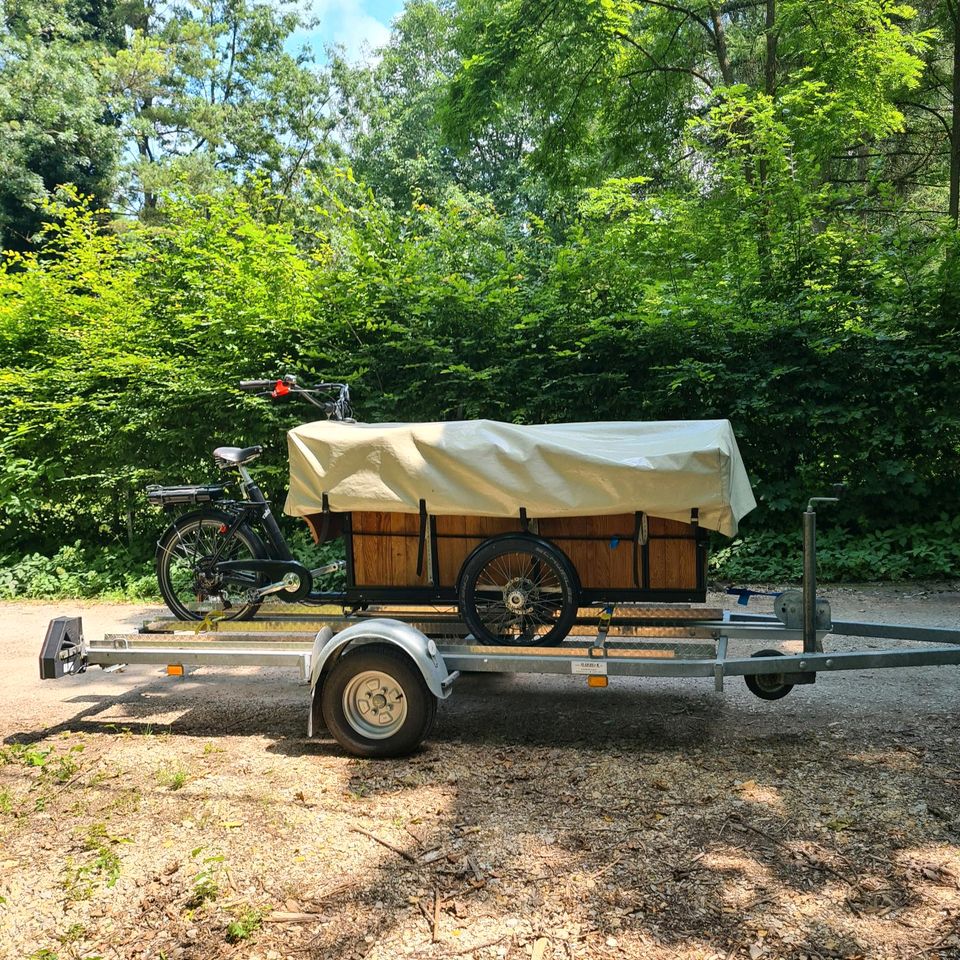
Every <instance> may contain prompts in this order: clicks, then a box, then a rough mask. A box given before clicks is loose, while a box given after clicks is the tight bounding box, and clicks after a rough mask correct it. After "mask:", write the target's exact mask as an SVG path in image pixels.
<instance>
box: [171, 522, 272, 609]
mask: <svg viewBox="0 0 960 960" xmlns="http://www.w3.org/2000/svg"><path fill="white" fill-rule="evenodd" d="M232 522H233V518H232V517H231V516H230V515H229V514H227V513H221V512H219V511H217V512H214V511H209V512H207V511H204V512H198V513H188V514H184V516H182V517H180V518H179V519H178V520H176V521H175V522H174V523H172V524H171V525H170V526H169V527H168V528H167V531H166V532H165V533H164V535H163V536H162V537H161V538H160V542H159V543H158V544H157V584H158V586H159V587H160V593H161V594H162V595H163V599H164V600H165V601H166V604H167V606H168V607H169V608H170V611H171V612H172V613H173V615H174V616H175V617H176V618H177V619H178V620H203V619H205V618H206V617H208V616H210V615H211V614H212V615H214V616H215V617H216V618H217V619H218V620H249V619H250V618H251V617H252V616H253V615H254V614H255V613H256V612H257V610H258V609H259V608H260V601H259V600H254V601H252V602H251V601H250V599H249V596H250V592H251V591H252V590H256V588H257V587H260V586H262V585H263V584H264V582H265V580H264V575H263V574H262V573H254V572H253V571H251V572H249V573H244V572H234V573H231V574H229V575H225V574H223V573H221V572H219V571H217V570H216V569H215V564H216V563H217V562H218V561H222V560H265V559H267V550H266V547H265V546H264V543H263V541H262V540H261V539H260V538H259V537H258V536H257V535H256V534H255V533H254V532H253V531H252V530H251V529H249V528H248V527H247V526H242V527H240V528H239V529H237V530H235V531H234V532H233V533H232V534H230V536H229V539H228V540H225V538H226V537H227V533H228V531H229V529H230V525H231V523H232Z"/></svg>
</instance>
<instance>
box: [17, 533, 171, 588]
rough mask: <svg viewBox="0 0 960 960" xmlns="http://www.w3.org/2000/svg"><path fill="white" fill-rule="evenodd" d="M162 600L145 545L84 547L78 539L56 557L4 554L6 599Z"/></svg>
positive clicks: (150, 558) (32, 554) (61, 549)
mask: <svg viewBox="0 0 960 960" xmlns="http://www.w3.org/2000/svg"><path fill="white" fill-rule="evenodd" d="M158 596H159V594H158V592H157V580H156V573H155V570H154V564H153V558H152V556H150V555H149V553H148V551H147V550H146V548H144V547H139V546H138V547H137V549H130V548H128V547H125V546H120V545H117V544H114V545H112V546H103V547H84V546H83V545H82V543H81V542H80V541H79V540H78V541H76V542H75V543H74V544H73V545H71V546H64V547H61V548H60V549H59V550H57V551H56V552H55V553H54V554H52V555H50V556H44V555H42V554H39V553H30V554H26V555H24V556H18V555H17V554H16V553H10V554H7V555H5V556H0V600H16V599H31V600H39V599H57V598H59V597H100V598H104V599H118V600H119V599H125V600H155V599H157V597H158Z"/></svg>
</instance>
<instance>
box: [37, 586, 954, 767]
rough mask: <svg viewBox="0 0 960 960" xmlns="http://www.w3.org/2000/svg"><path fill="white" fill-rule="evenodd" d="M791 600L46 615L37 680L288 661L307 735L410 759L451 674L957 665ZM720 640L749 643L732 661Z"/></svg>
mask: <svg viewBox="0 0 960 960" xmlns="http://www.w3.org/2000/svg"><path fill="white" fill-rule="evenodd" d="M804 601H805V598H804V595H803V594H802V593H801V592H800V591H797V590H793V591H787V592H785V593H783V594H780V595H779V596H778V597H777V598H776V600H775V603H774V613H773V614H772V615H756V614H747V613H739V612H730V611H723V610H719V609H710V608H698V607H692V606H691V607H683V608H677V607H662V606H661V607H654V606H649V605H638V604H625V605H621V606H618V607H615V608H612V607H605V608H603V609H602V610H598V609H595V608H583V609H581V610H579V611H578V617H577V620H576V622H575V624H574V627H573V630H572V632H571V634H570V636H568V638H567V639H566V640H565V641H564V642H563V643H562V644H560V645H558V646H550V647H517V646H489V645H480V644H476V643H474V642H472V637H471V636H470V635H469V634H468V632H467V628H466V626H465V625H464V623H463V621H462V620H461V619H460V618H459V615H458V613H457V612H456V610H455V608H442V607H422V608H418V609H413V610H411V609H410V608H408V607H404V608H400V609H391V608H389V607H372V608H369V609H367V610H364V611H357V612H353V613H349V614H348V613H342V614H329V613H327V614H319V615H317V614H313V615H310V614H308V613H307V612H305V611H298V610H296V609H293V610H291V609H290V608H286V613H285V616H283V617H275V618H271V619H259V620H258V619H254V620H250V621H245V622H240V623H238V622H219V623H218V622H216V621H210V622H207V623H200V624H198V623H196V622H189V621H182V622H178V621H175V620H172V619H164V618H157V619H153V620H150V621H147V622H146V623H145V624H144V625H143V626H142V627H141V629H140V630H139V631H137V632H135V633H124V634H109V635H107V636H105V637H104V638H103V639H102V640H94V639H88V638H86V637H85V636H84V634H83V625H82V622H81V619H80V618H79V617H58V618H56V619H55V620H53V621H51V623H50V626H49V628H48V630H47V635H46V637H45V639H44V643H43V648H42V650H41V654H40V675H41V678H43V679H56V678H60V677H64V676H67V675H78V674H82V673H83V672H85V671H86V670H87V669H88V668H90V667H93V666H99V667H101V668H103V669H107V670H115V669H119V668H122V667H123V666H125V665H143V664H153V665H161V666H166V667H167V668H168V672H169V673H171V674H172V675H182V674H183V673H184V670H185V668H187V667H199V666H206V667H211V666H212V667H217V666H231V667H232V666H261V667H287V668H293V669H295V670H296V671H298V674H299V677H300V679H301V680H302V681H304V682H305V683H308V684H309V687H310V695H309V712H308V723H307V732H308V735H309V736H313V735H315V734H316V733H317V732H318V731H319V730H320V729H321V728H323V727H326V729H327V730H329V732H330V733H331V734H332V736H333V737H334V738H335V739H336V740H337V741H338V742H339V743H340V744H341V746H343V747H344V749H345V750H347V751H348V752H350V753H353V754H356V755H359V756H366V757H388V756H397V755H402V754H405V753H409V752H410V751H412V750H414V749H415V748H416V747H417V745H418V744H419V743H420V742H422V740H423V739H424V738H426V737H427V736H428V734H429V732H430V729H431V727H432V726H433V722H434V719H435V716H436V708H437V704H438V703H439V702H440V701H441V700H445V699H447V698H448V697H449V696H450V695H451V693H452V692H453V689H454V685H455V681H456V679H457V677H459V676H460V675H461V674H464V673H540V674H560V675H569V676H572V677H579V678H581V679H585V681H586V682H587V683H588V684H589V685H590V686H593V687H598V688H603V687H606V686H607V685H608V684H609V683H610V681H611V679H613V678H617V677H678V678H684V679H695V678H699V679H706V680H712V681H713V683H714V686H715V688H716V690H718V691H722V690H723V687H724V682H725V681H726V680H727V679H728V678H731V677H743V678H744V679H745V680H746V682H747V685H748V687H749V688H750V690H751V691H752V692H753V693H754V694H756V695H757V696H759V697H761V698H763V699H767V700H776V699H779V698H780V697H783V696H785V695H786V694H787V693H789V692H790V690H791V689H792V688H793V686H794V685H797V684H810V683H814V682H815V681H816V677H817V674H819V673H824V672H834V671H838V670H866V669H877V668H896V667H915V666H930V665H947V664H960V630H957V629H947V628H936V627H917V626H912V625H909V624H877V623H866V622H854V621H834V620H832V618H831V614H830V608H829V604H828V603H826V602H825V601H823V600H817V601H815V604H814V607H813V609H814V611H815V614H814V618H813V622H812V623H811V624H808V623H806V622H805V619H806V618H805V616H804V614H805V612H806V609H807V605H806V604H805V602H804ZM811 627H812V629H811ZM198 628H199V629H198ZM828 635H834V636H849V637H865V638H866V637H870V638H881V639H894V640H898V641H911V642H912V644H913V645H912V646H910V647H892V648H890V649H882V650H873V649H863V650H852V651H838V652H830V651H825V650H824V649H823V641H824V639H825V638H826V637H827V636H828ZM731 641H743V642H746V643H747V644H750V645H753V646H755V647H758V648H759V649H755V650H752V651H751V653H750V654H749V655H736V656H733V655H731V653H730V642H731ZM786 646H792V647H794V648H796V647H800V649H799V650H798V651H797V652H788V651H787V650H785V649H784V647H786Z"/></svg>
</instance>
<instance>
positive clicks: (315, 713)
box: [307, 617, 460, 737]
mask: <svg viewBox="0 0 960 960" xmlns="http://www.w3.org/2000/svg"><path fill="white" fill-rule="evenodd" d="M369 643H388V644H392V645H393V646H397V647H399V648H400V649H401V650H403V652H404V653H406V654H407V656H409V657H410V659H411V660H412V661H413V662H414V664H415V665H416V667H417V669H418V670H419V671H420V673H421V674H422V675H423V679H424V682H425V683H426V685H427V688H428V689H429V691H430V692H431V693H432V694H433V695H434V696H435V697H436V698H437V699H438V700H446V699H447V697H449V696H450V694H451V692H452V688H453V681H454V680H456V679H457V677H458V676H459V675H460V674H459V671H455V672H454V673H450V672H449V671H448V670H447V665H446V664H445V663H444V662H443V657H441V656H440V654H439V652H438V650H437V645H436V643H434V641H433V640H431V639H429V638H428V637H425V636H424V635H423V634H422V633H421V632H420V631H419V630H417V629H416V628H415V627H412V626H411V625H410V624H409V623H402V622H401V621H400V620H390V619H387V618H385V617H377V618H375V619H371V620H365V621H363V622H362V623H354V624H352V625H351V626H349V627H347V628H346V630H341V631H340V632H339V633H337V634H334V632H333V631H332V630H331V629H330V628H329V627H324V628H323V629H322V630H321V631H320V632H319V633H318V634H317V637H316V639H315V640H314V642H313V655H312V656H311V658H310V662H311V669H310V716H309V718H308V721H307V736H308V737H312V736H313V735H314V733H315V732H316V731H317V730H319V729H321V728H322V727H323V720H322V718H321V715H320V693H321V691H322V689H323V681H324V677H325V676H326V674H327V673H329V671H330V668H331V667H332V666H333V665H334V663H336V662H337V660H338V659H339V658H340V657H341V656H342V655H343V654H344V653H346V651H347V650H350V649H353V648H354V647H358V646H361V645H363V644H369Z"/></svg>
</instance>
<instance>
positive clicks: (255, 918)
mask: <svg viewBox="0 0 960 960" xmlns="http://www.w3.org/2000/svg"><path fill="white" fill-rule="evenodd" d="M262 926H263V913H262V912H261V911H260V910H257V909H256V908H255V907H248V908H247V909H246V910H244V911H243V913H242V914H241V915H240V916H239V917H238V918H237V919H236V920H231V921H230V923H228V924H227V943H240V942H241V941H243V940H249V939H250V938H251V937H252V936H253V935H254V934H255V933H256V932H257V931H258V930H259V929H260V928H261V927H262Z"/></svg>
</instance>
